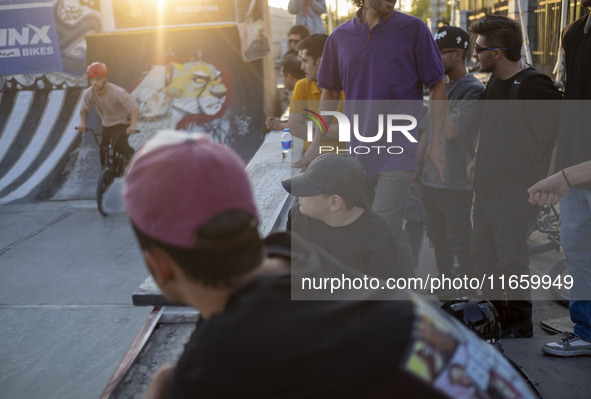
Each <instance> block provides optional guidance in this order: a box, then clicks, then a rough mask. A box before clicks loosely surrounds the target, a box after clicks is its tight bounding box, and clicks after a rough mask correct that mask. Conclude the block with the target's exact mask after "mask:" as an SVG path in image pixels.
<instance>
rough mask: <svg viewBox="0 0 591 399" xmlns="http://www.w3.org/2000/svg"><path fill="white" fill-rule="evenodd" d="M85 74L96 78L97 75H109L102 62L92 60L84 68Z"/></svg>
mask: <svg viewBox="0 0 591 399" xmlns="http://www.w3.org/2000/svg"><path fill="white" fill-rule="evenodd" d="M86 76H88V77H89V78H96V77H99V76H109V70H108V69H107V66H106V65H105V64H103V63H102V62H93V63H92V64H90V65H89V66H88V68H86Z"/></svg>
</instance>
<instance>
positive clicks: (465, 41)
mask: <svg viewBox="0 0 591 399" xmlns="http://www.w3.org/2000/svg"><path fill="white" fill-rule="evenodd" d="M434 39H435V43H437V47H439V48H440V49H442V48H463V49H467V48H468V46H470V41H471V40H472V37H471V36H470V34H469V33H468V32H466V31H465V30H463V29H462V28H458V27H457V26H449V25H444V26H442V27H440V28H438V29H437V33H435V36H434Z"/></svg>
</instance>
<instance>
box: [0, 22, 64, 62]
mask: <svg viewBox="0 0 591 399" xmlns="http://www.w3.org/2000/svg"><path fill="white" fill-rule="evenodd" d="M49 29H51V26H50V25H44V26H41V27H38V26H35V25H31V24H27V26H24V27H22V28H21V29H17V28H7V29H0V48H3V47H13V48H8V49H2V50H0V57H21V56H23V57H26V56H31V55H51V54H53V46H38V45H39V44H52V41H51V38H50V37H49V35H48V34H49ZM15 46H21V47H20V48H19V47H16V48H14V47H15ZM22 46H36V47H22Z"/></svg>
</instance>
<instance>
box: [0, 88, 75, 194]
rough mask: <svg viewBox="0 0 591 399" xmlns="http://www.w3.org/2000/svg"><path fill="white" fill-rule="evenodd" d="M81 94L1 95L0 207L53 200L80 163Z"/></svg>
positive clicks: (32, 92) (37, 92)
mask: <svg viewBox="0 0 591 399" xmlns="http://www.w3.org/2000/svg"><path fill="white" fill-rule="evenodd" d="M81 93H82V89H80V88H68V89H63V90H55V89H54V90H20V91H4V92H2V93H0V96H1V98H0V204H6V203H10V202H24V201H30V200H34V199H48V198H51V197H52V196H53V195H54V194H55V193H56V191H57V190H58V188H59V187H61V185H62V183H63V181H64V179H65V177H66V174H67V172H68V168H72V165H71V164H72V163H73V161H75V160H76V158H77V157H76V155H77V149H78V147H79V146H80V142H81V139H82V137H81V136H80V135H78V134H77V133H76V131H75V129H74V128H75V126H76V124H77V122H78V110H79V106H80V96H81Z"/></svg>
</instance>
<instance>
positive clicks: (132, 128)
mask: <svg viewBox="0 0 591 399" xmlns="http://www.w3.org/2000/svg"><path fill="white" fill-rule="evenodd" d="M136 131H137V128H136V127H135V126H129V127H128V128H127V129H125V134H127V135H128V136H129V135H130V134H133V133H135V132H136Z"/></svg>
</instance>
